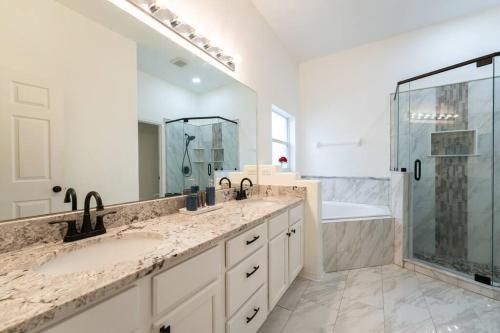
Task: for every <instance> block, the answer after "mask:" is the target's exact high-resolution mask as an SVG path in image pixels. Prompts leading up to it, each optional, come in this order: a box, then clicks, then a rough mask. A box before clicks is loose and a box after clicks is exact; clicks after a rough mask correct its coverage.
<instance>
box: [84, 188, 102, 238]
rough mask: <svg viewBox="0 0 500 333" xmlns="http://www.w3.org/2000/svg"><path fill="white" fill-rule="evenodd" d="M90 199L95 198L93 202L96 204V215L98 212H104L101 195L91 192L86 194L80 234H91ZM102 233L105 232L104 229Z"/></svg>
mask: <svg viewBox="0 0 500 333" xmlns="http://www.w3.org/2000/svg"><path fill="white" fill-rule="evenodd" d="M92 197H94V198H95V201H96V204H97V206H96V209H95V210H96V214H98V212H100V211H102V210H104V206H103V205H102V199H101V195H100V194H99V193H97V192H96V191H91V192H89V193H87V196H86V197H85V204H84V209H83V222H82V230H81V233H82V234H86V233H89V232H92V220H91V218H90V200H92ZM103 227H104V226H103ZM96 229H97V223H96ZM104 232H106V229H104ZM104 232H103V233H104Z"/></svg>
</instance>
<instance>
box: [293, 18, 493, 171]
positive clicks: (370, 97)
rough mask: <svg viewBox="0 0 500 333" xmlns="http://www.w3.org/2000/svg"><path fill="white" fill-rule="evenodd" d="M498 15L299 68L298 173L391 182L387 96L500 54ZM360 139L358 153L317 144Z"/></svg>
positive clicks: (447, 24)
mask: <svg viewBox="0 0 500 333" xmlns="http://www.w3.org/2000/svg"><path fill="white" fill-rule="evenodd" d="M499 31H500V9H496V10H490V11H488V12H484V13H480V14H477V15H472V16H468V17H464V18H461V19H457V20H452V21H448V22H445V23H442V24H439V25H435V26H431V27H428V28H425V29H421V30H417V31H414V32H411V33H407V34H402V35H399V36H396V37H394V38H390V39H386V40H382V41H379V42H376V43H371V44H368V45H364V46H361V47H358V48H354V49H351V50H347V51H343V52H340V53H335V54H332V55H329V56H326V57H322V58H318V59H314V60H311V61H308V62H305V63H303V64H301V65H300V98H301V99H300V101H301V106H300V115H299V119H298V121H297V124H298V140H297V149H298V154H297V155H298V163H299V164H298V170H300V171H301V173H302V174H307V175H321V176H361V177H364V176H374V177H388V176H389V150H390V147H389V144H390V142H389V131H390V130H389V119H390V104H389V94H391V93H393V92H394V91H395V88H396V83H397V82H398V81H400V80H403V79H406V78H409V77H412V76H415V75H418V74H422V73H425V72H428V71H431V70H435V69H438V68H441V67H445V66H448V65H451V64H455V63H458V62H461V61H464V60H468V59H471V58H474V57H478V56H482V55H485V54H488V53H493V52H496V51H500V39H499V38H498V33H499ZM358 138H360V139H362V140H363V143H362V145H361V146H360V147H355V146H351V147H329V148H322V149H317V148H316V143H317V142H318V141H322V142H337V141H346V140H348V141H350V140H353V139H358Z"/></svg>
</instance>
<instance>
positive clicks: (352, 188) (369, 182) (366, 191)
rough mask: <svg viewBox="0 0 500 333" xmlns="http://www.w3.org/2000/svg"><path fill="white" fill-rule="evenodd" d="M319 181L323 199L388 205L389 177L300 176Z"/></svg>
mask: <svg viewBox="0 0 500 333" xmlns="http://www.w3.org/2000/svg"><path fill="white" fill-rule="evenodd" d="M302 178H303V179H318V180H319V181H321V199H322V200H323V201H340V202H352V203H361V204H369V205H380V206H389V194H390V182H389V178H371V177H366V178H355V177H324V176H302Z"/></svg>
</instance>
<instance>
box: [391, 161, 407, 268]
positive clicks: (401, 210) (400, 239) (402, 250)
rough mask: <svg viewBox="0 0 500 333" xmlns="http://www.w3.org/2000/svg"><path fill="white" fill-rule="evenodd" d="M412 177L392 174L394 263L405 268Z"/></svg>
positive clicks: (398, 173) (394, 172) (402, 173)
mask: <svg viewBox="0 0 500 333" xmlns="http://www.w3.org/2000/svg"><path fill="white" fill-rule="evenodd" d="M409 196H410V176H409V173H407V172H397V171H392V172H391V212H392V216H393V217H394V263H395V264H396V265H398V266H401V267H402V266H403V258H407V257H408V253H409V252H408V231H409V230H408V228H409V216H408V214H409Z"/></svg>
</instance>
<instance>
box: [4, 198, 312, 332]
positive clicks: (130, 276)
mask: <svg viewBox="0 0 500 333" xmlns="http://www.w3.org/2000/svg"><path fill="white" fill-rule="evenodd" d="M263 201H265V203H266V204H263V205H259V203H262V202H263ZM302 201H303V199H302V198H301V197H299V196H272V197H263V196H255V197H253V198H252V199H247V200H243V201H236V200H230V201H227V202H225V203H223V204H222V205H223V208H222V209H220V210H216V211H213V212H208V213H206V214H202V215H198V216H187V215H182V214H170V215H165V216H160V217H155V218H152V219H149V220H145V221H141V222H135V223H131V224H124V225H122V226H120V227H116V228H112V229H110V230H108V233H107V234H105V235H102V236H99V237H95V238H91V239H87V240H84V241H80V242H74V243H61V242H52V243H47V244H35V245H32V246H29V247H25V248H23V249H22V250H18V251H12V252H7V253H3V254H1V255H0V332H1V333H6V332H9V333H13V332H26V331H29V330H33V329H35V328H38V327H41V326H43V325H44V324H46V323H48V322H49V321H51V320H53V319H59V318H62V317H64V316H66V315H68V314H70V313H73V312H74V311H76V310H78V309H80V308H82V307H84V306H86V305H88V304H89V303H91V302H95V301H98V300H101V299H103V298H105V297H107V296H109V295H112V294H114V293H116V292H117V291H118V290H120V289H121V288H123V287H125V286H127V285H129V284H131V283H132V282H134V281H136V280H138V279H139V278H141V277H143V276H146V275H149V274H152V273H154V272H156V271H159V270H161V269H165V268H168V267H171V266H173V265H175V264H178V263H179V262H181V261H184V260H186V259H188V258H190V257H192V256H194V255H196V254H198V253H200V252H201V251H203V250H206V249H208V248H210V247H212V246H214V245H216V244H217V243H219V242H221V241H225V240H227V239H229V238H231V237H233V236H235V235H237V234H239V233H241V232H243V231H244V230H247V229H249V228H252V227H254V226H256V225H258V224H260V223H263V222H264V221H265V220H267V219H268V218H270V217H273V216H275V215H278V214H280V213H282V212H283V211H285V210H286V209H288V208H291V207H294V206H296V205H298V204H300V203H301V202H302ZM137 233H141V234H143V235H144V234H145V233H146V234H148V235H150V236H151V235H155V237H161V238H162V239H163V240H164V242H162V243H161V244H160V245H159V246H158V247H157V248H156V249H155V250H154V251H152V252H150V253H148V254H147V255H145V256H144V258H141V260H134V261H124V262H121V263H118V264H116V265H113V266H112V267H106V268H105V269H101V270H96V271H86V272H80V273H71V274H65V275H60V276H47V275H42V274H40V273H38V272H37V271H36V268H37V267H39V265H40V264H41V263H43V262H44V261H46V260H49V259H50V258H52V257H53V256H55V255H57V254H59V253H61V252H67V251H71V250H72V249H74V248H75V247H79V246H82V245H83V244H88V242H99V241H102V240H104V239H107V238H110V237H115V238H116V237H124V236H127V235H134V234H137Z"/></svg>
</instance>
